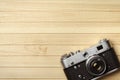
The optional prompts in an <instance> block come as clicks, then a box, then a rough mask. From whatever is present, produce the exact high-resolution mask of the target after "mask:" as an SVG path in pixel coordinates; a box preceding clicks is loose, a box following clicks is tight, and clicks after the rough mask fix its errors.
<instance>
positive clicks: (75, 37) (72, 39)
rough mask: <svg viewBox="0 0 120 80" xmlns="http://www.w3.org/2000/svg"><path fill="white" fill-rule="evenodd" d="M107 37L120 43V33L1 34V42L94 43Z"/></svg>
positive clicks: (29, 43) (14, 43) (26, 43)
mask: <svg viewBox="0 0 120 80" xmlns="http://www.w3.org/2000/svg"><path fill="white" fill-rule="evenodd" d="M103 38H107V39H109V40H110V41H111V42H112V44H118V45H119V44H120V34H9V33H8V34H0V44H2V45H3V44H4V45H5V44H6V45H8V44H9V45H22V44H25V45H31V44H37V45H38V44H40V45H48V44H49V45H82V44H83V45H86V44H87V45H88V44H89V45H93V44H96V43H98V41H99V40H100V39H103Z"/></svg>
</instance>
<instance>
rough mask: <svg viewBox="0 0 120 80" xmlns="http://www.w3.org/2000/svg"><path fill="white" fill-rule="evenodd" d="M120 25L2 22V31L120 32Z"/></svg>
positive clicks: (0, 28) (0, 30)
mask: <svg viewBox="0 0 120 80" xmlns="http://www.w3.org/2000/svg"><path fill="white" fill-rule="evenodd" d="M119 25H120V23H95V22H93V23H79V22H75V23H72V22H54V23H53V22H40V23H0V26H1V27H0V33H85V34H86V33H120V27H119ZM113 26H114V27H113Z"/></svg>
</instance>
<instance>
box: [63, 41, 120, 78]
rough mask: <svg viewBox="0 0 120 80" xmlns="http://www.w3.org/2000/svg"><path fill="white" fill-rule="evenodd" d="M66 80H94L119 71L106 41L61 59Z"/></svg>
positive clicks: (118, 65) (119, 64) (112, 51)
mask: <svg viewBox="0 0 120 80" xmlns="http://www.w3.org/2000/svg"><path fill="white" fill-rule="evenodd" d="M61 63H62V65H63V67H64V72H65V74H66V76H67V79H68V80H96V79H98V78H100V77H102V76H104V75H106V74H109V73H112V72H114V71H116V70H118V69H119V67H120V63H119V60H118V58H117V56H116V55H115V51H114V49H113V48H112V47H111V45H110V43H109V41H108V40H106V39H103V40H100V41H99V43H98V44H96V45H94V46H92V47H90V48H88V49H86V50H84V51H77V52H76V53H73V52H71V53H70V54H68V55H67V54H65V55H63V56H62V58H61Z"/></svg>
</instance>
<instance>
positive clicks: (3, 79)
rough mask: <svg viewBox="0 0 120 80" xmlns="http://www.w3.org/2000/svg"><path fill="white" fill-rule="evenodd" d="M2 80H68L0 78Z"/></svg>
mask: <svg viewBox="0 0 120 80" xmlns="http://www.w3.org/2000/svg"><path fill="white" fill-rule="evenodd" d="M0 80H66V79H65V78H64V79H59V78H57V79H41V78H0Z"/></svg>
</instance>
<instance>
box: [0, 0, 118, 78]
mask: <svg viewBox="0 0 120 80" xmlns="http://www.w3.org/2000/svg"><path fill="white" fill-rule="evenodd" d="M119 22H120V0H91V1H89V0H0V80H66V77H65V75H64V73H63V69H62V66H61V63H60V57H61V56H62V55H63V54H65V53H69V52H71V51H73V52H75V51H77V50H83V49H86V48H89V47H90V46H92V45H94V44H96V43H98V41H99V40H100V39H103V38H107V39H109V40H110V41H111V44H112V46H113V47H114V49H115V51H116V54H117V56H118V58H119V60H120V49H119V48H120V23H119ZM119 75H120V71H118V72H115V73H113V74H110V75H108V76H105V77H104V78H102V79H100V80H120V77H119Z"/></svg>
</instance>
